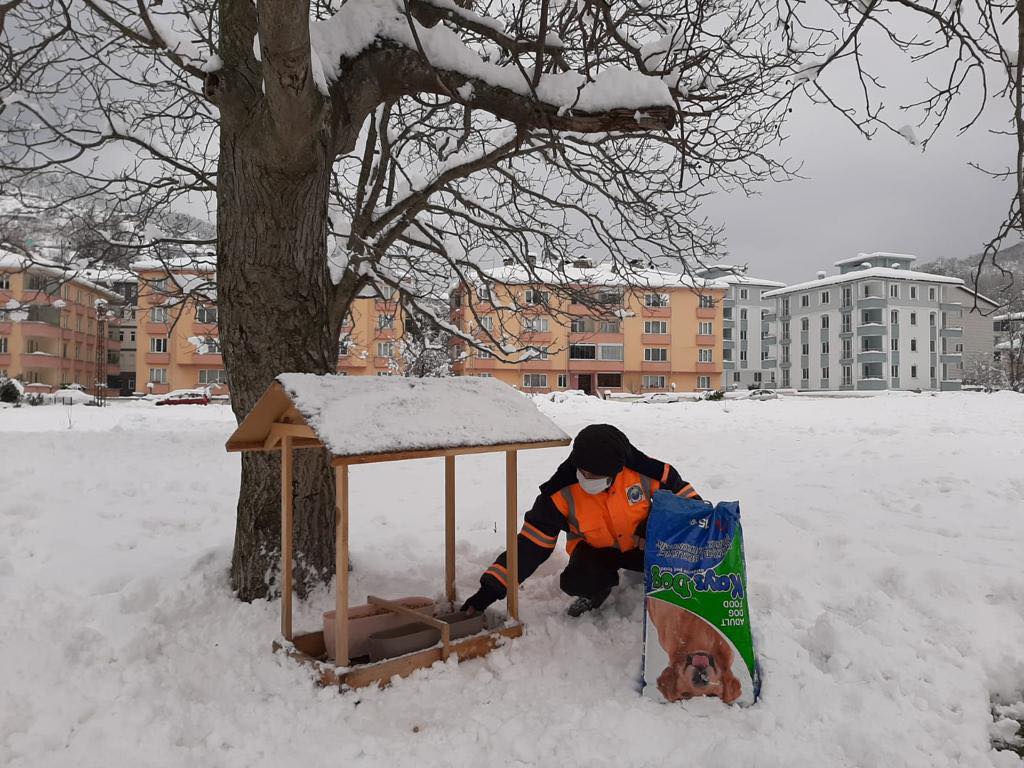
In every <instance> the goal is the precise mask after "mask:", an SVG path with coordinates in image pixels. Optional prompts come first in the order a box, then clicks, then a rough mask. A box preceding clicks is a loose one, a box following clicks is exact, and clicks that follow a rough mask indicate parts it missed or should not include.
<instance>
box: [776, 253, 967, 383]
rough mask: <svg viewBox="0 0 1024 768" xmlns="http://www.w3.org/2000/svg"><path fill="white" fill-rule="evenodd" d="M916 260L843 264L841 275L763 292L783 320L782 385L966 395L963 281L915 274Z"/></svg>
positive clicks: (871, 257) (875, 257)
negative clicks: (961, 391) (963, 384)
mask: <svg viewBox="0 0 1024 768" xmlns="http://www.w3.org/2000/svg"><path fill="white" fill-rule="evenodd" d="M914 258H915V257H914V256H908V255H904V254H895V253H870V254H859V255H857V256H856V257H854V258H850V259H844V260H842V261H837V262H836V263H835V266H837V267H839V270H840V273H839V274H838V275H834V276H831V277H829V276H826V275H825V273H824V272H820V273H818V279H817V280H812V281H810V282H806V283H800V284H797V285H790V286H787V287H785V288H781V289H778V290H774V291H769V292H767V293H765V295H764V298H765V299H770V300H774V301H775V313H776V315H777V320H778V322H777V329H776V330H777V333H778V336H777V342H778V344H777V346H778V371H779V373H778V385H779V386H780V387H784V388H788V387H793V388H797V389H804V390H884V389H932V390H957V389H960V380H961V374H962V352H961V350H962V338H963V333H964V332H963V328H962V325H961V316H962V312H963V302H962V300H961V299H962V295H963V294H962V291H961V290H960V289H959V288H960V286H962V285H963V281H962V280H960V279H958V278H953V277H945V276H942V275H932V274H928V273H925V272H914V271H911V270H910V269H908V266H909V265H910V263H911V262H912V261H914ZM767 317H768V320H767V322H768V323H769V325H770V322H771V318H772V314H771V313H769V314H768V316H767Z"/></svg>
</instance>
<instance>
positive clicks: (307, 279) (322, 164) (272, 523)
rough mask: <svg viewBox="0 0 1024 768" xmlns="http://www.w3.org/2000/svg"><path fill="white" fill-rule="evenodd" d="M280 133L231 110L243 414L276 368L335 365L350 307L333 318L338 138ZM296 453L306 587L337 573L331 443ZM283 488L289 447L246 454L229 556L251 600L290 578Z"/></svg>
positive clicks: (299, 571)
mask: <svg viewBox="0 0 1024 768" xmlns="http://www.w3.org/2000/svg"><path fill="white" fill-rule="evenodd" d="M257 111H259V110H257ZM261 118H262V119H261ZM277 143H278V142H277V141H276V140H274V139H273V138H272V133H271V132H270V131H268V130H267V122H266V117H265V115H259V114H257V115H245V116H244V117H243V118H242V119H239V120H237V121H234V120H230V119H227V120H222V127H221V133H220V162H219V166H218V186H217V290H218V306H219V310H220V338H221V340H222V344H223V350H224V363H225V368H226V370H227V374H228V381H229V384H230V386H231V404H232V408H233V410H234V413H235V417H236V419H237V420H238V421H241V420H242V419H243V418H245V416H246V415H247V414H248V413H249V411H250V410H251V409H252V407H253V405H255V403H256V401H257V400H258V399H259V397H260V395H262V394H263V392H264V391H265V390H266V388H267V387H268V386H269V385H270V383H271V382H272V381H273V380H274V377H275V376H277V375H278V374H280V373H284V372H291V371H297V372H304V373H319V374H323V373H333V372H334V371H335V370H336V363H337V352H338V349H337V339H338V333H339V330H340V317H335V316H332V315H334V314H335V313H334V312H332V311H331V298H332V285H331V280H330V275H329V273H328V270H327V258H326V247H327V237H326V232H327V196H328V182H329V173H330V163H331V154H330V152H329V150H328V146H327V145H328V142H327V140H326V137H325V136H317V135H314V137H313V138H312V140H311V141H310V140H309V139H308V138H307V140H306V141H301V140H300V141H298V142H296V143H298V144H300V145H303V146H300V147H296V146H291V147H288V148H287V149H284V148H281V147H278V146H276V145H277ZM310 144H312V146H310ZM282 160H284V162H282ZM295 458H296V462H295V485H294V492H295V552H296V553H299V554H297V556H296V561H297V562H296V564H295V565H296V576H295V584H296V591H297V592H299V594H300V595H303V594H305V593H306V592H307V591H308V588H309V587H310V586H311V585H313V584H315V583H318V582H323V581H329V579H330V577H331V575H332V573H333V563H334V483H333V477H332V473H331V472H330V464H329V462H328V459H327V455H326V452H324V451H316V450H310V449H304V450H301V451H296V457H295ZM280 494H281V490H280V458H279V454H276V453H259V452H256V453H246V454H244V455H243V458H242V476H241V486H240V491H239V498H238V508H237V525H236V529H235V547H234V553H233V556H232V562H231V582H232V587H233V588H234V589H235V590H236V591H237V593H238V596H239V598H241V599H242V600H253V599H256V598H260V597H265V596H267V595H269V594H271V593H273V592H274V591H275V590H274V587H275V585H278V584H279V583H280V577H279V569H280V553H281V542H280V532H281V525H280V499H281V495H280Z"/></svg>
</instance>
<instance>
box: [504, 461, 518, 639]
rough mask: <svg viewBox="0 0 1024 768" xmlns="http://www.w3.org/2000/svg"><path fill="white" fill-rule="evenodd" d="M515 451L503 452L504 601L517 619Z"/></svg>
mask: <svg viewBox="0 0 1024 768" xmlns="http://www.w3.org/2000/svg"><path fill="white" fill-rule="evenodd" d="M518 482H519V477H518V471H517V467H516V452H515V451H514V450H513V451H507V452H506V453H505V566H506V569H507V570H508V587H507V589H506V593H505V603H506V605H507V606H508V615H509V616H510V617H511V618H513V619H515V620H516V621H519V540H518V539H519V523H518V510H517V509H516V507H517V506H518V503H517V501H516V492H517V490H518V489H517V484H518Z"/></svg>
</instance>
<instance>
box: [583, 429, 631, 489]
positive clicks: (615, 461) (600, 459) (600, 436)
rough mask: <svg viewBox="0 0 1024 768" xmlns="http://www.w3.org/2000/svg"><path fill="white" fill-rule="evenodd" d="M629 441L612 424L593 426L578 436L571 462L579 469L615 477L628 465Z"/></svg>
mask: <svg viewBox="0 0 1024 768" xmlns="http://www.w3.org/2000/svg"><path fill="white" fill-rule="evenodd" d="M630 447H631V446H630V444H629V440H628V439H627V438H626V436H625V435H624V434H622V432H620V431H619V430H618V429H616V428H615V427H613V426H612V425H611V424H591V425H590V426H588V427H584V428H583V429H581V430H580V432H579V434H578V435H576V439H575V440H574V441H573V443H572V452H571V453H570V454H569V460H570V461H571V462H572V463H573V464H574V465H575V467H576V468H577V469H585V470H586V471H587V472H593V473H594V474H596V475H601V476H602V477H615V475H617V474H618V473H619V472H620V471H621V470H622V468H623V467H624V466H625V465H626V459H627V457H628V456H629V451H630Z"/></svg>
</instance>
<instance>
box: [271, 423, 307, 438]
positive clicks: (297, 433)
mask: <svg viewBox="0 0 1024 768" xmlns="http://www.w3.org/2000/svg"><path fill="white" fill-rule="evenodd" d="M270 434H271V435H277V436H278V437H284V436H285V435H288V436H289V437H306V438H309V439H311V440H316V439H317V436H316V433H315V432H314V431H313V429H312V428H311V427H308V426H306V425H305V424H282V423H280V422H275V423H273V424H271V425H270Z"/></svg>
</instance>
